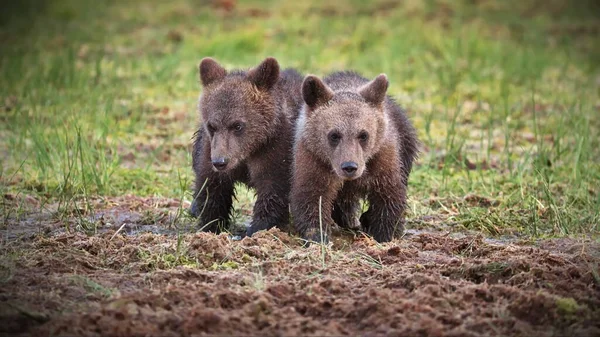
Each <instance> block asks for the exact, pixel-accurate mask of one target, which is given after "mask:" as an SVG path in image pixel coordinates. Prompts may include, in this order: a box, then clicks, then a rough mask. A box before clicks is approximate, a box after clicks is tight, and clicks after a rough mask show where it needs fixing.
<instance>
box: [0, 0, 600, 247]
mask: <svg viewBox="0 0 600 337" xmlns="http://www.w3.org/2000/svg"><path fill="white" fill-rule="evenodd" d="M599 17H600V4H599V2H598V1H591V0H590V1H585V0H580V1H558V0H548V1H537V0H530V1H517V0H509V1H494V0H457V1H451V0H423V1H418V0H405V1H391V0H376V1H360V0H336V1H315V0H309V1H242V0H214V1H209V0H187V1H186V0H175V1H160V0H156V1H116V0H114V1H91V0H54V1H34V0H23V1H13V2H10V3H5V4H3V7H2V11H1V12H0V41H1V48H0V120H1V121H2V123H1V124H0V160H1V162H0V164H1V165H0V182H1V184H0V189H2V192H3V194H4V195H8V194H11V195H14V194H23V195H29V196H31V197H32V198H35V199H37V200H46V201H49V202H50V201H52V200H57V199H59V200H62V199H69V200H71V199H74V200H77V199H78V198H85V197H86V196H115V195H123V194H135V195H142V196H144V195H154V196H164V197H174V198H183V199H185V200H188V201H189V199H190V195H189V191H188V187H189V186H190V184H191V181H192V179H193V175H192V171H191V157H190V154H189V146H190V143H191V137H192V135H193V133H194V131H195V130H196V128H197V126H198V122H199V116H198V114H197V111H196V101H197V97H198V94H199V92H200V89H201V88H200V86H199V81H198V74H197V64H198V62H199V60H200V59H201V58H203V57H205V56H211V57H213V58H216V59H217V60H218V61H220V62H221V63H222V64H223V65H225V66H226V67H227V68H228V69H233V68H250V67H252V66H254V65H256V64H258V63H259V62H260V61H261V60H262V59H264V58H265V57H267V56H273V57H276V58H277V59H278V60H279V62H280V64H281V65H282V67H293V68H296V69H298V70H299V71H300V72H302V73H303V74H307V73H312V74H316V75H320V76H324V75H326V74H327V73H328V72H331V71H334V70H356V71H359V72H361V73H362V74H363V75H365V76H367V77H373V76H375V75H377V74H379V73H386V74H387V75H388V77H389V79H390V82H391V86H390V90H389V93H390V94H391V95H393V96H394V97H395V98H396V99H397V100H398V102H399V103H400V104H401V105H402V106H404V107H405V108H407V110H408V113H409V116H410V118H411V119H412V120H413V122H414V124H415V126H416V127H417V129H418V130H419V136H420V138H421V140H422V142H423V146H422V150H423V152H422V155H421V158H420V160H419V163H418V166H417V167H416V168H415V171H414V173H413V175H412V176H411V180H410V191H409V194H410V197H411V201H410V215H409V217H410V218H411V219H413V220H411V221H412V223H411V226H413V227H419V226H435V225H437V224H439V223H441V222H444V223H451V224H454V225H458V226H462V227H466V228H471V229H477V230H482V231H484V232H486V233H490V234H502V233H507V232H515V231H517V232H521V231H525V232H528V233H533V234H536V235H537V234H540V233H549V234H569V233H580V232H583V233H589V232H597V231H598V222H599V221H598V220H599V219H600V217H599V209H600V194H599V191H598V186H600V164H599V159H598V158H600V150H599V145H600V144H599V142H598V139H599V137H598V129H599V128H600V120H599V118H598V115H600V98H599V95H600V68H599V65H600V43H599V42H600V40H599V37H600V20H599ZM240 195H241V196H242V197H240V199H239V201H238V203H239V207H240V208H241V209H245V210H248V209H250V204H251V202H252V198H253V197H252V195H251V194H250V193H246V192H243V193H241V194H240Z"/></svg>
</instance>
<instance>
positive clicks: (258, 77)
mask: <svg viewBox="0 0 600 337" xmlns="http://www.w3.org/2000/svg"><path fill="white" fill-rule="evenodd" d="M248 79H249V80H250V82H252V83H254V85H255V86H256V87H257V88H258V89H260V90H270V89H271V88H273V86H274V85H275V84H276V83H277V81H278V80H279V63H277V60H276V59H274V58H273V57H267V58H266V59H265V60H264V61H262V63H261V64H259V65H258V66H257V67H256V68H252V69H250V71H248Z"/></svg>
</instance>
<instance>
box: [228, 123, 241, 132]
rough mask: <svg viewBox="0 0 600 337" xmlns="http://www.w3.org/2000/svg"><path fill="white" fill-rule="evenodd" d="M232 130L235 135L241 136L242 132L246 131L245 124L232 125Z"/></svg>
mask: <svg viewBox="0 0 600 337" xmlns="http://www.w3.org/2000/svg"><path fill="white" fill-rule="evenodd" d="M230 129H231V130H233V131H234V132H235V133H237V134H239V133H240V132H242V130H244V123H242V122H235V123H233V124H231V127H230Z"/></svg>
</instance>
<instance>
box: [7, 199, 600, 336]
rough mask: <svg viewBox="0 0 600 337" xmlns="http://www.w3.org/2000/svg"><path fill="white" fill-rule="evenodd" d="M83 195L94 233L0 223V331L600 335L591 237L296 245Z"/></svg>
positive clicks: (163, 209) (339, 240)
mask: <svg viewBox="0 0 600 337" xmlns="http://www.w3.org/2000/svg"><path fill="white" fill-rule="evenodd" d="M92 202H93V203H94V209H95V212H94V215H93V216H92V215H89V214H87V215H85V217H84V218H85V219H88V220H90V219H91V220H90V221H92V222H93V223H94V224H96V226H94V229H93V232H92V233H89V232H88V234H85V233H82V231H81V230H78V229H77V228H78V227H77V226H78V225H77V223H78V221H79V222H81V219H80V220H73V219H71V220H68V221H67V220H64V219H62V220H61V219H57V218H56V216H52V215H51V214H54V213H55V212H54V213H53V212H48V213H27V212H22V213H21V214H19V217H18V218H17V217H16V215H14V216H13V217H14V218H13V219H12V222H11V221H9V222H7V223H11V224H12V225H10V226H6V225H5V226H4V228H2V230H1V231H2V232H4V234H3V240H2V246H1V252H0V254H1V255H0V257H1V258H2V260H1V262H0V285H1V286H0V333H1V334H11V335H15V334H16V335H23V336H42V335H77V336H106V335H110V336H158V335H160V336H180V335H184V336H190V335H260V336H274V335H278V336H280V335H285V336H296V335H315V336H316V335H318V336H324V335H365V336H377V335H386V336H409V335H410V336H417V335H419V336H481V335H485V336H498V335H517V336H531V335H536V336H540V335H548V336H549V335H553V336H554V335H572V336H592V335H596V336H598V335H600V319H598V318H599V317H600V276H599V275H598V270H599V269H598V268H599V263H600V244H599V243H598V241H595V240H592V239H589V238H577V239H575V238H561V239H547V240H535V241H532V240H530V241H519V240H517V239H513V240H489V239H486V238H484V237H482V236H481V235H474V234H471V233H466V234H465V233H459V234H456V233H449V232H444V231H441V232H440V231H436V232H425V231H416V230H411V231H408V234H407V235H406V236H405V237H403V238H402V239H399V240H395V241H393V242H391V243H386V244H378V243H376V242H374V241H373V240H371V239H370V238H368V237H366V236H363V235H361V234H357V233H341V232H340V233H336V234H335V235H334V240H333V242H332V243H331V244H330V245H329V246H322V245H318V244H317V245H311V246H309V247H303V246H302V243H301V242H300V241H299V240H298V239H297V238H295V237H294V236H293V235H290V234H288V233H285V232H282V231H280V230H278V229H273V230H270V231H268V232H259V233H257V234H256V235H255V236H253V237H246V238H243V239H241V240H234V239H233V238H232V237H230V236H228V235H227V234H221V235H214V234H210V233H195V232H193V230H191V231H190V228H189V227H185V228H184V227H181V226H179V227H177V228H174V227H173V224H174V223H176V222H177V221H173V219H174V218H173V215H174V214H177V211H178V210H180V209H181V207H180V206H182V205H181V204H180V203H179V202H178V201H177V200H171V199H158V198H136V197H123V198H115V199H101V200H93V201H92ZM183 206H185V205H183ZM177 223H180V222H177ZM86 228H88V230H89V227H86Z"/></svg>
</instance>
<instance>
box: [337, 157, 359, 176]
mask: <svg viewBox="0 0 600 337" xmlns="http://www.w3.org/2000/svg"><path fill="white" fill-rule="evenodd" d="M340 167H341V169H342V172H344V175H345V176H346V177H348V178H352V177H354V175H356V171H358V164H357V163H355V162H353V161H345V162H343V163H342V165H340Z"/></svg>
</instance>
